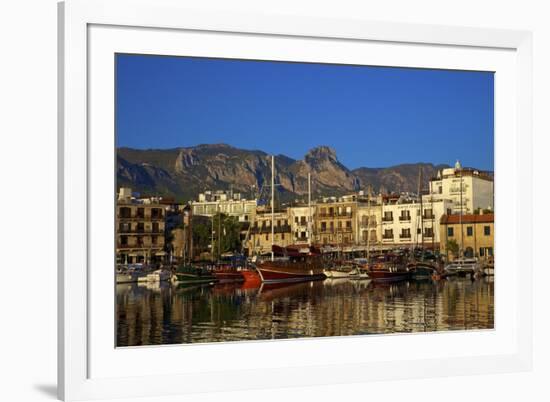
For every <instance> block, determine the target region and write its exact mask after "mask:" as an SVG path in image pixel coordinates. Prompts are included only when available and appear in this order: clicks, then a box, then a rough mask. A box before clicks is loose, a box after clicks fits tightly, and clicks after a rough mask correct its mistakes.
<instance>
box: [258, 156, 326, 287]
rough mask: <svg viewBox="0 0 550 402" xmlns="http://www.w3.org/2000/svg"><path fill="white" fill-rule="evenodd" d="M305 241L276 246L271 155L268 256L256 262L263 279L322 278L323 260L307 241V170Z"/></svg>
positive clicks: (309, 239) (318, 250)
mask: <svg viewBox="0 0 550 402" xmlns="http://www.w3.org/2000/svg"><path fill="white" fill-rule="evenodd" d="M308 210H309V213H308V215H309V216H308V230H307V232H308V236H307V237H308V243H307V244H304V245H302V244H297V245H290V246H286V247H281V246H278V245H276V244H275V243H274V241H275V235H274V227H275V156H273V155H272V156H271V258H265V259H263V260H260V261H259V262H257V263H256V269H257V270H258V273H259V274H260V279H261V280H262V282H263V283H273V282H300V281H310V280H318V279H325V278H326V275H325V274H324V272H323V271H324V268H325V266H324V265H325V264H324V260H323V256H322V252H321V250H320V249H319V248H317V247H314V246H313V245H312V244H311V218H312V214H311V175H309V174H308Z"/></svg>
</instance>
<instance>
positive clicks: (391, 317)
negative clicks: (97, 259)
mask: <svg viewBox="0 0 550 402" xmlns="http://www.w3.org/2000/svg"><path fill="white" fill-rule="evenodd" d="M116 300H117V309H116V317H117V346H138V345H161V344H181V343H198V342H222V341H223V342H227V341H242V340H262V339H286V338H300V337H321V336H339V335H365V334H383V333H409V332H429V331H447V330H471V329H491V328H493V327H494V284H493V282H492V277H486V278H483V279H477V280H471V279H469V278H458V277H453V278H448V279H446V280H441V281H432V280H426V281H409V282H407V281H403V282H398V283H391V284H379V283H374V282H371V281H369V280H366V281H352V280H349V279H337V280H331V279H326V280H324V281H314V282H303V283H294V284H277V285H274V284H273V285H262V286H260V287H257V286H247V285H246V284H243V283H227V284H215V285H213V284H204V285H181V284H180V285H177V284H170V283H160V284H159V283H156V284H143V285H142V284H135V283H134V284H121V285H117V287H116Z"/></svg>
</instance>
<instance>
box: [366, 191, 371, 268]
mask: <svg viewBox="0 0 550 402" xmlns="http://www.w3.org/2000/svg"><path fill="white" fill-rule="evenodd" d="M369 255H370V185H369V187H368V188H367V266H368V264H369Z"/></svg>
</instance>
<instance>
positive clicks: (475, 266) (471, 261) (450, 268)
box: [445, 258, 481, 275]
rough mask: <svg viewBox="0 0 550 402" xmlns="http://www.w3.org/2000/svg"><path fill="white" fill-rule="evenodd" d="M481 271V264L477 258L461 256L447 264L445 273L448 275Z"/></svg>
mask: <svg viewBox="0 0 550 402" xmlns="http://www.w3.org/2000/svg"><path fill="white" fill-rule="evenodd" d="M480 271H481V265H480V264H479V261H478V260H477V258H460V259H458V260H454V261H452V262H450V263H449V264H447V265H446V266H445V273H446V274H447V275H467V274H472V275H473V274H475V273H477V272H480Z"/></svg>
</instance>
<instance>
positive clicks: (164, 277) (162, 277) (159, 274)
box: [146, 269, 172, 282]
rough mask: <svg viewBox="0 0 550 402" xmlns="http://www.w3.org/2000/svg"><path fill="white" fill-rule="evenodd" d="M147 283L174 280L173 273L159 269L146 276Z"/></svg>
mask: <svg viewBox="0 0 550 402" xmlns="http://www.w3.org/2000/svg"><path fill="white" fill-rule="evenodd" d="M146 278H147V280H146V282H163V281H169V280H170V279H172V273H171V272H170V271H168V270H166V269H157V270H156V271H153V272H151V273H149V274H147V276H146Z"/></svg>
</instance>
